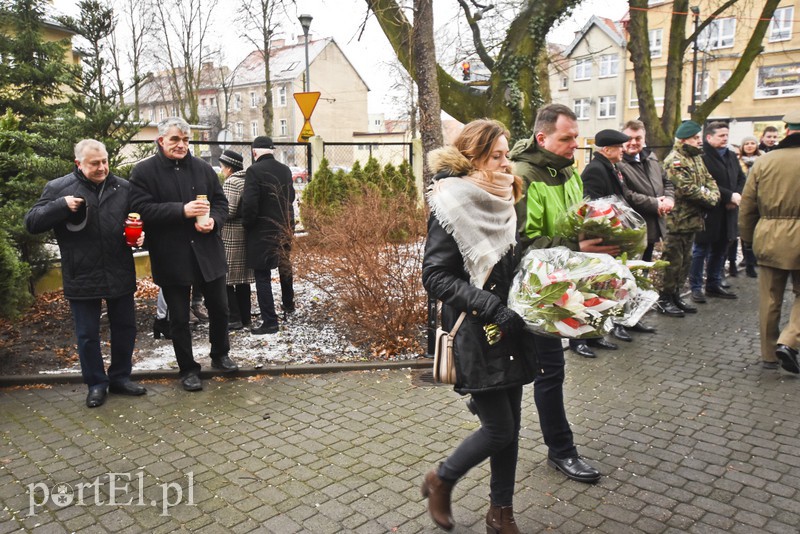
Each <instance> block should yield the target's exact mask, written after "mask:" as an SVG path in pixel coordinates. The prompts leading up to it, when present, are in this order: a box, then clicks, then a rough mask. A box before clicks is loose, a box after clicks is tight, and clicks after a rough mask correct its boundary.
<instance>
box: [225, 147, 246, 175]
mask: <svg viewBox="0 0 800 534" xmlns="http://www.w3.org/2000/svg"><path fill="white" fill-rule="evenodd" d="M219 160H220V161H221V162H222V163H224V164H225V165H227V166H228V167H231V168H233V169H239V170H240V171H241V170H242V169H244V158H242V155H241V154H239V153H238V152H234V151H233V150H226V151H224V152H223V153H222V155H221V156H220V157H219Z"/></svg>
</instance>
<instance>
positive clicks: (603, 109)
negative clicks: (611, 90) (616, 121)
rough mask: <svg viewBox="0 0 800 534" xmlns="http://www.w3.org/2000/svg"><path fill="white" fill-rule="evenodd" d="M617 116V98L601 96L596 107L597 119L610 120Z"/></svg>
mask: <svg viewBox="0 0 800 534" xmlns="http://www.w3.org/2000/svg"><path fill="white" fill-rule="evenodd" d="M616 116H617V97H616V96H614V95H611V96H601V97H600V99H599V104H598V106H597V118H599V119H611V118H613V117H616Z"/></svg>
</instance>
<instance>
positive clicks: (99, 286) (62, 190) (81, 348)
mask: <svg viewBox="0 0 800 534" xmlns="http://www.w3.org/2000/svg"><path fill="white" fill-rule="evenodd" d="M129 192H130V184H129V183H128V182H126V181H125V180H123V179H122V178H119V177H117V176H114V175H113V174H110V173H109V169H108V153H107V152H106V147H105V146H104V145H103V143H101V142H99V141H95V140H94V139H84V140H83V141H81V142H79V143H78V144H77V145H75V170H73V171H72V172H71V173H70V174H67V175H66V176H62V177H61V178H57V179H55V180H51V181H50V182H48V183H47V185H46V186H45V188H44V192H43V193H42V196H41V197H40V198H39V200H38V201H37V202H36V204H34V206H33V207H32V208H31V209H30V211H29V212H28V213H27V214H26V215H25V228H26V229H27V230H28V231H29V232H31V233H34V234H39V233H42V232H46V231H48V230H53V231H54V232H55V235H56V240H57V241H58V248H59V250H60V252H61V273H62V277H63V284H64V297H66V299H67V300H68V301H69V305H70V309H71V310H72V318H73V322H74V325H75V337H76V338H77V341H78V357H79V358H80V362H81V374H82V375H83V381H84V383H86V385H87V386H89V393H88V395H87V397H86V406H88V407H89V408H96V407H98V406H100V405H102V404H103V403H104V402H105V400H106V394H107V392H108V391H109V390H110V391H111V393H117V394H120V395H144V394H145V393H146V392H147V390H146V389H145V388H143V387H142V386H140V385H138V384H134V383H133V382H131V367H132V365H131V357H132V355H133V346H134V343H135V341H136V314H135V307H134V301H133V294H134V292H135V291H136V269H135V267H134V264H133V255H132V254H131V247H130V246H128V244H127V243H126V241H125V236H124V227H125V218H126V216H127V214H128V210H129V201H128V195H129ZM143 240H144V238H143V236H142V237H140V238H139V241H137V242H136V245H137V246H141V245H142V242H143ZM103 300H105V301H106V309H107V311H108V322H109V327H110V329H111V365H109V367H108V374H106V370H105V366H104V364H103V356H102V353H101V350H100V313H101V309H102V305H103Z"/></svg>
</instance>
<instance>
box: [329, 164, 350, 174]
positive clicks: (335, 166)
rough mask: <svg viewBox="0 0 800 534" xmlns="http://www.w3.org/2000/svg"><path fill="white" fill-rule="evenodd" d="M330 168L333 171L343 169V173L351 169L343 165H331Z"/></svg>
mask: <svg viewBox="0 0 800 534" xmlns="http://www.w3.org/2000/svg"><path fill="white" fill-rule="evenodd" d="M331 170H332V171H333V172H334V173H335V172H336V171H344V172H345V173H349V172H350V171H351V168H350V167H347V166H345V165H332V166H331Z"/></svg>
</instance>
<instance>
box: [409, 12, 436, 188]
mask: <svg viewBox="0 0 800 534" xmlns="http://www.w3.org/2000/svg"><path fill="white" fill-rule="evenodd" d="M412 41H413V42H412V47H413V52H414V56H415V57H416V58H417V61H416V62H415V67H416V75H415V79H416V80H417V95H418V97H417V102H418V104H419V117H420V134H421V137H422V150H423V152H424V153H425V154H428V153H429V152H430V151H431V150H434V149H436V148H439V147H440V146H442V117H441V114H442V105H441V101H440V100H439V82H438V79H437V78H438V74H437V63H436V52H435V51H436V46H435V45H434V42H433V0H414V31H413V33H412ZM432 174H433V173H432V172H431V170H430V169H429V168H428V162H427V158H426V160H425V161H424V163H423V180H424V183H426V184H427V183H428V182H429V181H430V179H431V176H432Z"/></svg>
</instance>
